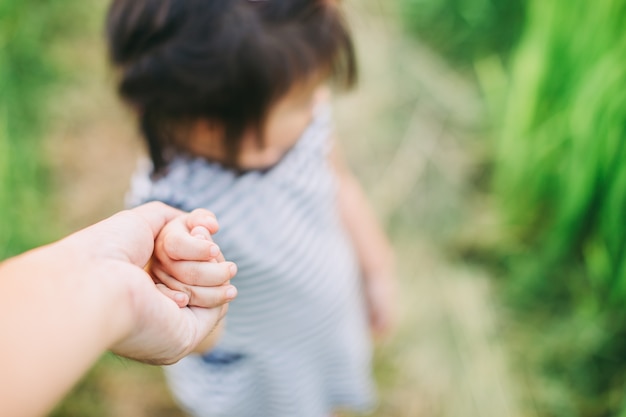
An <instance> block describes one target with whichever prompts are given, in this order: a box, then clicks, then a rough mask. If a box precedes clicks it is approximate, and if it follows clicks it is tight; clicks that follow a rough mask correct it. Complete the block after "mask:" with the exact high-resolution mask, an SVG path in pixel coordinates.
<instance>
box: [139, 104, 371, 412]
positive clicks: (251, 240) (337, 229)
mask: <svg viewBox="0 0 626 417" xmlns="http://www.w3.org/2000/svg"><path fill="white" fill-rule="evenodd" d="M318 110H319V111H318V112H317V113H316V116H315V118H314V120H313V122H312V123H311V125H310V126H309V127H308V128H307V130H306V131H305V132H304V134H303V135H302V137H301V138H300V140H299V141H298V143H297V144H296V145H295V146H294V147H293V148H292V149H291V150H290V151H289V152H288V153H287V154H286V155H285V156H284V157H283V158H282V159H281V161H280V162H279V163H278V164H277V165H275V166H274V167H272V168H271V169H269V170H267V171H264V172H261V171H250V172H246V173H244V174H242V175H235V174H234V173H233V172H231V171H228V170H225V169H224V168H222V167H221V166H220V165H218V164H214V163H209V162H207V161H205V160H203V159H198V158H195V159H194V158H188V157H180V158H178V159H176V160H175V161H174V162H173V163H172V165H171V167H170V170H169V172H168V174H167V175H166V176H165V177H163V178H160V179H159V180H157V181H155V182H151V181H150V180H149V177H148V175H147V172H148V171H147V170H146V169H140V170H139V171H138V172H137V174H136V175H135V177H134V179H133V186H132V189H131V192H130V194H129V203H130V204H131V205H136V204H140V203H143V202H146V201H151V200H160V201H164V202H166V203H168V204H171V205H173V206H176V207H179V208H182V209H184V210H192V209H194V208H198V207H205V208H207V209H209V210H211V211H213V212H214V213H215V214H216V215H217V218H218V221H219V223H220V231H219V232H218V233H217V234H216V235H215V241H216V242H217V243H218V244H219V246H220V248H221V249H222V252H223V253H224V255H225V257H226V258H227V259H228V260H232V261H234V262H236V263H237V265H238V268H239V272H238V274H237V276H236V277H235V278H234V280H233V284H235V285H236V286H237V288H238V290H239V295H238V297H237V299H235V300H234V301H233V302H232V303H231V305H230V308H229V311H228V314H227V316H226V323H225V324H226V326H225V332H224V336H223V338H222V339H221V341H220V342H219V343H218V345H217V346H216V347H215V349H213V350H212V351H210V352H207V353H206V354H205V355H191V356H189V357H187V358H185V359H183V360H181V361H180V362H179V363H177V364H175V365H172V366H169V367H166V368H165V371H166V376H167V380H168V383H169V386H170V388H171V390H172V392H173V394H174V396H175V398H176V399H177V401H178V402H179V403H180V405H181V406H182V407H183V408H184V409H185V410H187V411H188V412H189V413H190V414H191V415H193V416H196V417H209V416H211V417H213V416H224V417H226V416H228V417H264V416H267V417H283V416H284V417H296V416H297V417H309V416H310V417H327V416H329V415H330V414H331V411H332V410H333V409H336V408H342V409H344V408H347V409H352V410H366V409H368V408H369V407H371V406H372V404H373V397H374V389H373V383H372V379H371V375H370V356H371V346H370V337H369V330H368V328H367V323H366V315H365V310H364V304H363V297H362V294H361V287H360V277H359V271H358V267H357V262H356V259H355V254H354V253H353V249H352V246H351V245H350V243H349V241H348V238H347V236H346V233H345V230H344V229H343V228H342V224H341V222H340V221H339V217H338V213H337V210H336V199H335V193H336V186H335V182H334V178H333V175H332V172H331V169H330V167H329V165H328V163H327V153H328V150H329V148H330V146H331V144H330V139H329V138H330V137H331V135H330V133H331V132H330V129H331V114H330V109H328V108H321V109H318Z"/></svg>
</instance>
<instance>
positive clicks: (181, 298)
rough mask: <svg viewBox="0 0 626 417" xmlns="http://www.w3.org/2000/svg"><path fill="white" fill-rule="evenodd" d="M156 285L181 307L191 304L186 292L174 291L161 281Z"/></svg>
mask: <svg viewBox="0 0 626 417" xmlns="http://www.w3.org/2000/svg"><path fill="white" fill-rule="evenodd" d="M156 286H157V288H158V289H159V291H161V292H162V293H163V294H164V295H165V296H167V297H168V298H169V299H171V300H172V301H174V302H175V303H176V305H178V307H180V308H183V307H187V305H188V304H189V300H190V296H189V294H187V293H185V292H181V291H174V290H172V289H170V288H168V287H167V286H165V285H164V284H160V283H159V284H157V285H156Z"/></svg>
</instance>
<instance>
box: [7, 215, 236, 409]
mask: <svg viewBox="0 0 626 417" xmlns="http://www.w3.org/2000/svg"><path fill="white" fill-rule="evenodd" d="M180 214H181V212H180V211H178V210H176V209H173V208H171V207H168V206H166V205H164V204H161V203H149V204H146V205H143V206H140V207H138V208H136V209H133V210H127V211H123V212H120V213H118V214H116V215H114V216H112V217H110V218H108V219H106V220H103V221H101V222H99V223H97V224H95V225H93V226H90V227H88V228H86V229H83V230H81V231H79V232H76V233H74V234H72V235H70V236H68V237H66V238H65V239H63V240H60V241H58V242H56V243H53V244H50V245H47V246H44V247H41V248H38V249H35V250H32V251H30V252H27V253H25V254H23V255H20V256H17V257H15V258H12V259H9V260H7V261H5V262H3V263H2V264H0V288H1V289H2V291H0V334H2V335H3V336H2V337H3V342H2V344H0V369H1V370H2V372H0V393H4V394H8V393H10V395H2V400H1V401H0V415H11V416H30V415H42V414H44V413H45V412H46V411H47V410H49V409H50V408H51V407H52V406H53V405H54V404H55V403H56V402H57V401H58V400H59V399H60V398H61V397H62V396H63V395H64V394H65V393H66V392H67V391H68V390H69V389H70V388H71V386H72V385H73V384H74V383H75V382H76V381H78V380H79V379H80V377H81V376H82V375H83V374H84V373H85V372H86V371H87V370H88V369H89V367H90V366H91V365H92V364H93V363H94V362H95V361H96V360H97V359H98V357H99V356H100V355H101V354H102V353H103V352H104V351H106V350H107V349H112V350H113V351H114V352H116V353H117V354H120V355H122V356H126V357H129V358H133V359H136V360H139V361H142V362H146V363H152V364H169V363H173V362H175V361H177V360H179V359H180V358H182V357H183V356H184V355H185V354H187V353H188V352H190V351H191V350H192V349H193V348H194V347H195V345H196V344H197V343H199V342H200V341H201V340H203V339H204V338H205V337H206V336H207V334H208V333H209V332H210V331H211V330H212V329H213V327H214V326H215V325H216V323H217V322H218V321H219V320H220V318H221V317H222V316H223V314H224V312H225V310H226V308H225V307H224V306H223V302H221V301H218V302H217V303H216V304H215V305H213V306H210V307H211V308H198V307H185V308H180V307H178V306H177V305H176V303H175V302H174V301H173V300H171V299H170V298H168V297H167V296H166V295H165V294H163V293H162V292H161V291H160V290H159V289H157V288H156V286H155V284H154V282H153V281H152V279H151V277H150V276H149V275H148V274H147V272H145V270H144V266H145V265H146V263H147V262H148V260H149V259H150V256H151V255H152V252H153V249H154V241H155V239H156V237H157V236H158V233H159V232H160V231H161V229H162V228H163V227H164V226H165V225H166V224H167V223H168V222H170V221H172V220H173V219H175V218H177V216H179V215H180ZM204 305H208V304H207V303H205V304H204Z"/></svg>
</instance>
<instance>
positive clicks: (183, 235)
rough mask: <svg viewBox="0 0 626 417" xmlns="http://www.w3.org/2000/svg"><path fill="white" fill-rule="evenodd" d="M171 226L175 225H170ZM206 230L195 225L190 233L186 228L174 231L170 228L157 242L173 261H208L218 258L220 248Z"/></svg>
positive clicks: (158, 252)
mask: <svg viewBox="0 0 626 417" xmlns="http://www.w3.org/2000/svg"><path fill="white" fill-rule="evenodd" d="M171 227H172V228H173V227H175V226H174V225H172V226H171ZM206 230H207V229H205V228H204V226H198V227H195V228H194V229H192V232H191V233H190V232H187V231H186V230H184V231H178V232H174V230H172V229H170V233H167V234H165V235H164V236H163V238H162V239H160V240H159V241H158V244H159V245H162V249H163V251H162V252H163V253H164V254H165V255H166V256H167V257H169V258H170V259H172V260H175V261H176V260H185V261H210V260H211V259H220V258H221V257H222V253H221V251H220V248H219V246H217V245H216V244H215V243H214V242H213V240H212V239H211V236H210V234H207V233H206ZM160 253H161V251H157V254H160ZM162 261H163V259H162Z"/></svg>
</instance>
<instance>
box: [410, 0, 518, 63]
mask: <svg viewBox="0 0 626 417" xmlns="http://www.w3.org/2000/svg"><path fill="white" fill-rule="evenodd" d="M525 3H526V2H524V1H523V0H401V2H400V12H401V16H402V17H403V20H404V22H405V23H406V26H407V28H408V29H409V30H410V31H412V32H413V33H415V34H416V35H417V36H418V37H419V38H421V39H422V40H423V41H425V42H427V43H428V44H430V45H432V46H433V48H434V49H435V50H437V51H438V52H440V53H442V54H443V55H444V56H446V57H447V58H448V59H449V60H450V61H451V62H453V63H455V64H458V65H461V66H465V67H471V66H472V65H473V63H474V62H475V61H476V60H478V59H482V58H484V57H486V56H490V55H493V54H496V55H498V56H500V57H502V58H506V57H507V56H508V54H509V52H510V51H511V47H512V46H513V45H514V44H515V43H516V41H517V39H518V37H519V34H520V31H521V28H522V25H523V22H524V13H525Z"/></svg>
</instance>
